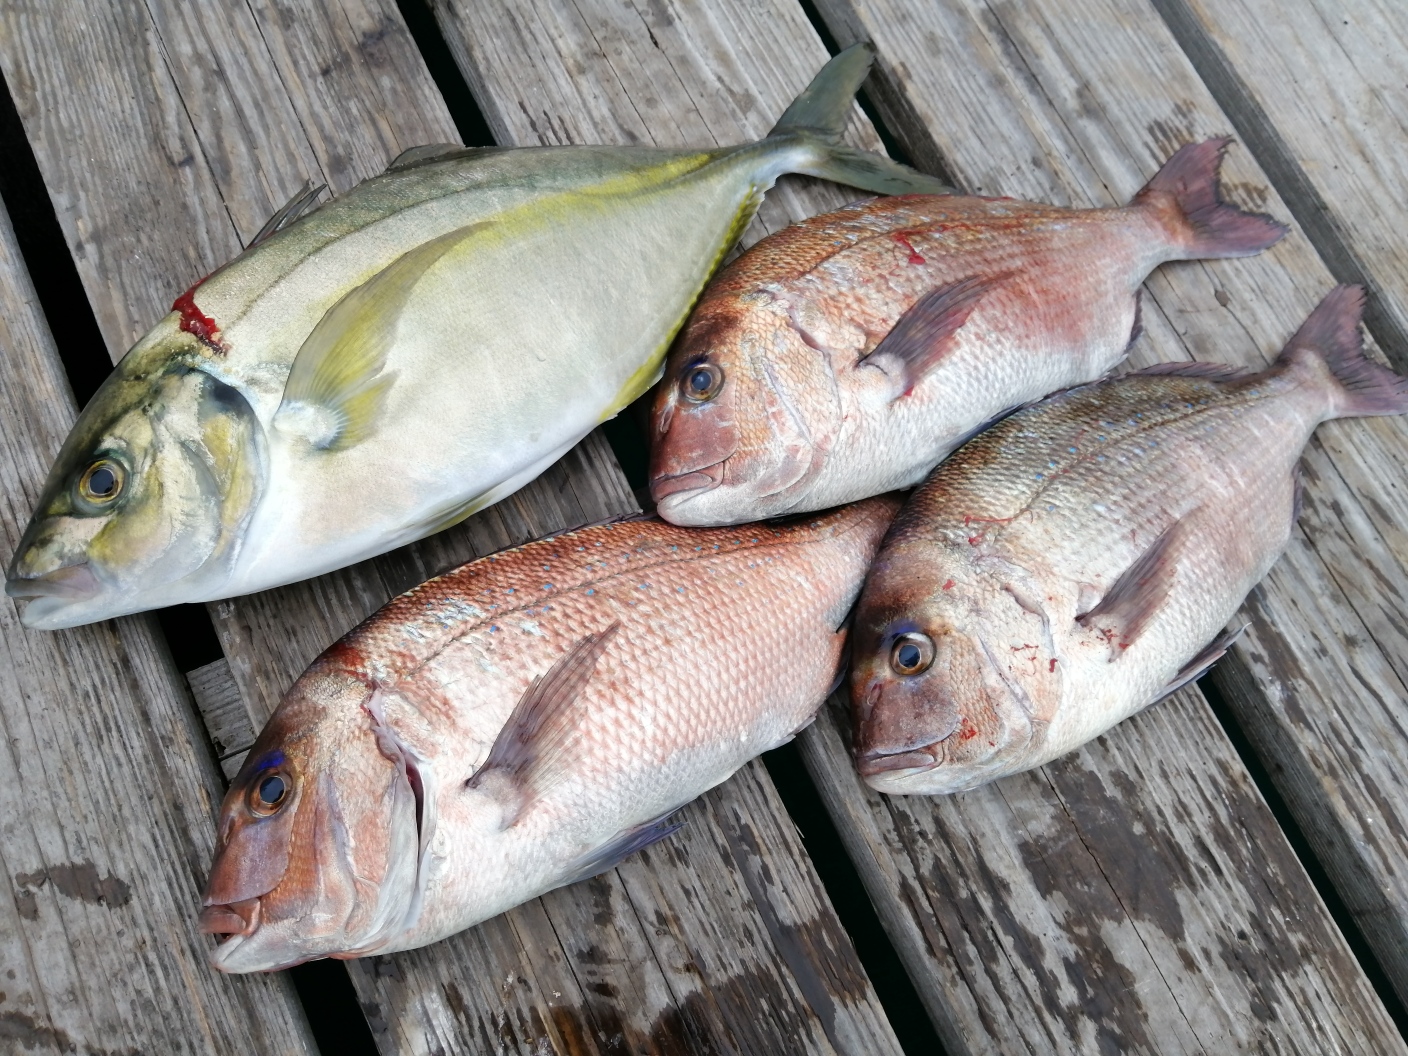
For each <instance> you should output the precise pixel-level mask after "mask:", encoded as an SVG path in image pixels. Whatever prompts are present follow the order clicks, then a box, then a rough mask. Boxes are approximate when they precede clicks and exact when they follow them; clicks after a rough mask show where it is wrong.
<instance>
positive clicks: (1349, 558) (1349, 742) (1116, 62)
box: [820, 0, 1408, 1014]
mask: <svg viewBox="0 0 1408 1056" xmlns="http://www.w3.org/2000/svg"><path fill="white" fill-rule="evenodd" d="M820 9H821V12H822V16H823V18H825V19H826V21H827V23H828V25H829V26H830V27H831V28H832V31H833V32H834V33H835V35H836V36H837V38H838V39H839V40H840V41H841V42H842V43H849V42H850V41H852V40H854V39H857V38H860V37H864V38H869V39H873V40H874V41H875V43H876V44H877V45H878V47H879V50H880V60H879V68H880V76H879V78H878V84H877V85H876V91H875V98H876V99H877V105H878V106H879V107H880V109H881V112H882V113H883V114H884V115H885V117H886V120H887V123H888V124H889V125H890V126H891V128H892V130H893V131H894V132H895V134H896V135H897V136H898V138H899V139H900V140H901V142H903V143H904V144H905V145H906V147H907V148H908V149H909V150H911V151H912V152H913V153H914V154H915V155H916V156H918V157H920V158H923V159H925V160H927V161H928V162H930V163H932V164H941V165H943V166H944V167H946V169H947V170H948V171H949V172H950V173H952V174H953V175H954V176H955V178H956V179H958V180H959V182H960V183H962V184H963V185H965V186H966V187H968V188H970V189H972V190H974V191H979V192H981V193H985V194H1010V195H1016V196H1021V197H1031V198H1035V199H1038V200H1043V201H1053V202H1058V203H1071V204H1077V205H1089V204H1113V203H1115V202H1122V201H1125V200H1127V199H1128V198H1129V197H1130V196H1131V195H1132V194H1133V193H1134V192H1135V191H1136V190H1138V188H1139V187H1140V186H1141V185H1142V184H1143V183H1144V182H1145V181H1146V180H1147V179H1148V177H1149V176H1150V175H1151V174H1152V173H1153V172H1154V171H1155V169H1156V168H1157V166H1158V165H1159V164H1160V163H1161V162H1162V161H1163V160H1164V159H1165V158H1166V157H1167V156H1168V155H1169V154H1170V153H1171V152H1172V150H1173V149H1175V148H1176V147H1177V146H1178V145H1179V144H1181V143H1184V142H1188V141H1190V140H1194V139H1201V138H1205V137H1208V136H1211V135H1216V134H1219V133H1225V132H1226V131H1228V130H1229V128H1230V124H1229V122H1228V120H1227V118H1226V117H1225V116H1224V115H1223V114H1222V113H1221V111H1220V110H1219V109H1218V105H1217V103H1216V101H1215V100H1214V99H1213V98H1212V97H1211V95H1210V94H1209V92H1208V89H1207V88H1206V86H1205V85H1204V84H1203V83H1202V82H1201V81H1200V80H1199V78H1198V76H1197V74H1196V73H1195V71H1194V70H1193V68H1192V66H1191V65H1190V63H1189V62H1188V60H1187V58H1186V57H1185V56H1184V54H1183V53H1182V52H1181V51H1180V50H1179V48H1178V45H1177V43H1176V42H1175V41H1174V40H1173V38H1172V36H1171V35H1170V33H1169V31H1168V29H1167V27H1166V26H1165V24H1164V23H1163V22H1162V20H1161V19H1160V18H1159V16H1158V14H1157V13H1156V12H1155V11H1154V10H1153V9H1152V8H1151V7H1149V6H1148V4H1147V3H1145V2H1143V0H1032V2H1030V3H1026V4H1022V5H1012V4H995V5H992V6H988V5H987V4H985V3H982V2H981V0H944V2H942V3H932V4H930V3H926V4H919V3H914V2H910V0H868V2H867V3H866V4H864V5H856V4H851V3H849V2H847V0H822V3H821V4H820ZM1224 171H1225V181H1224V186H1225V187H1226V189H1227V190H1228V192H1229V194H1230V195H1231V196H1232V197H1233V199H1234V200H1237V201H1239V202H1241V203H1242V204H1244V205H1248V206H1251V207H1253V208H1257V209H1264V210H1267V211H1269V212H1271V213H1273V214H1275V215H1277V216H1278V217H1281V218H1283V219H1288V218H1289V217H1288V211H1287V209H1286V208H1285V207H1284V205H1283V204H1282V203H1281V201H1280V200H1279V199H1278V198H1277V196H1276V194H1275V192H1274V191H1273V190H1272V189H1271V188H1270V187H1269V186H1268V184H1267V181H1266V178H1265V176H1264V175H1263V174H1262V173H1261V171H1260V170H1259V169H1258V168H1257V166H1256V164H1255V162H1254V161H1253V159H1252V158H1250V157H1249V156H1248V153H1247V151H1246V150H1244V149H1236V148H1234V149H1233V150H1232V151H1231V153H1230V154H1229V156H1228V159H1227V164H1226V166H1225V170H1224ZM1331 283H1332V279H1331V277H1330V275H1329V274H1328V272H1327V270H1326V268H1325V265H1324V264H1323V263H1322V261H1321V260H1320V259H1319V258H1318V257H1317V256H1316V255H1315V252H1314V250H1313V249H1312V247H1311V246H1310V245H1309V244H1308V242H1307V241H1306V239H1305V238H1304V237H1303V236H1302V235H1301V234H1300V233H1299V231H1293V232H1292V234H1291V236H1290V237H1288V238H1287V239H1286V240H1285V241H1283V242H1282V243H1281V244H1280V245H1278V246H1277V247H1275V248H1274V249H1273V250H1271V251H1270V252H1268V253H1266V254H1263V255H1261V256H1258V257H1252V258H1247V259H1244V260H1235V261H1215V262H1195V263H1186V264H1179V265H1171V266H1166V267H1164V268H1162V269H1160V271H1159V272H1157V273H1156V274H1155V275H1154V276H1153V277H1152V278H1151V280H1150V281H1149V283H1148V286H1147V291H1146V296H1145V301H1144V322H1145V325H1146V327H1147V336H1146V338H1145V339H1144V340H1143V341H1141V342H1140V343H1139V344H1138V345H1137V346H1136V348H1135V350H1134V354H1133V357H1132V358H1133V361H1134V362H1135V363H1136V364H1138V363H1145V362H1150V361H1152V360H1155V359H1177V358H1185V357H1187V356H1189V355H1190V354H1191V355H1192V356H1194V357H1195V358H1198V359H1204V360H1214V361H1217V360H1220V361H1224V362H1232V363H1242V364H1248V365H1260V364H1262V363H1264V362H1265V361H1266V360H1267V359H1268V358H1269V357H1270V356H1271V355H1274V354H1275V352H1276V351H1277V349H1278V348H1279V346H1280V345H1281V343H1282V342H1283V341H1284V340H1285V338H1286V337H1287V336H1288V335H1289V334H1290V333H1291V332H1292V331H1293V330H1294V329H1295V327H1296V326H1297V325H1299V323H1300V321H1301V320H1302V319H1304V317H1305V315H1306V314H1307V313H1308V312H1309V311H1310V309H1311V308H1312V307H1313V306H1314V305H1315V303H1316V302H1317V301H1318V300H1319V298H1320V297H1321V296H1322V295H1323V294H1324V293H1325V292H1326V291H1327V290H1328V289H1329V288H1330V285H1331ZM1405 456H1408V430H1406V429H1405V422H1404V421H1403V419H1401V418H1393V419H1375V420H1357V421H1341V422H1332V423H1329V424H1327V425H1325V426H1322V427H1321V429H1320V430H1319V432H1318V433H1317V436H1316V439H1315V440H1314V441H1313V442H1312V443H1311V444H1310V446H1309V448H1308V449H1307V452H1306V455H1305V458H1304V460H1303V468H1304V473H1305V479H1306V506H1305V511H1304V513H1303V514H1302V517H1301V520H1300V529H1299V531H1298V532H1296V533H1295V535H1294V537H1293V539H1292V542H1291V545H1290V547H1289V549H1288V551H1287V554H1286V555H1285V557H1283V558H1282V560H1281V561H1280V562H1279V563H1278V564H1277V566H1276V567H1275V568H1274V569H1273V570H1272V573H1271V575H1270V576H1269V577H1268V578H1267V579H1266V580H1265V581H1264V582H1263V583H1262V584H1261V585H1260V586H1259V587H1258V588H1256V590H1255V591H1253V593H1252V595H1251V597H1250V598H1249V600H1248V603H1247V605H1246V607H1245V609H1244V610H1243V613H1242V614H1241V616H1240V617H1239V619H1240V618H1245V619H1248V620H1250V622H1251V628H1250V630H1249V631H1248V633H1247V635H1246V636H1245V637H1244V638H1243V639H1242V641H1241V642H1240V643H1239V644H1238V646H1236V647H1235V649H1234V651H1233V654H1232V655H1231V657H1230V660H1229V662H1225V663H1224V664H1222V665H1220V666H1219V668H1218V669H1217V670H1216V671H1215V678H1216V679H1217V680H1218V684H1219V686H1220V687H1221V688H1222V689H1223V691H1224V693H1225V694H1226V695H1227V696H1228V697H1229V699H1230V703H1231V704H1232V706H1233V708H1234V710H1235V711H1236V713H1237V715H1238V718H1239V721H1240V723H1241V725H1242V727H1243V729H1244V730H1246V731H1247V733H1248V735H1249V736H1250V737H1251V738H1252V739H1253V741H1254V742H1255V743H1256V744H1257V746H1258V748H1259V750H1261V751H1262V752H1263V753H1265V758H1266V761H1267V765H1268V769H1269V770H1270V772H1271V773H1272V775H1273V778H1274V779H1275V780H1276V782H1277V785H1278V788H1279V790H1280V791H1281V792H1282V793H1283V795H1284V796H1285V797H1286V799H1287V800H1288V802H1289V803H1290V805H1291V807H1292V809H1293V811H1295V814H1296V817H1297V819H1298V820H1299V822H1300V824H1301V826H1302V827H1303V829H1304V830H1305V831H1306V832H1307V835H1308V838H1309V840H1310V842H1311V844H1312V847H1313V849H1314V851H1315V853H1316V855H1317V857H1319V859H1320V861H1321V863H1322V864H1323V865H1324V867H1325V869H1326V870H1327V871H1328V873H1329V874H1330V876H1331V878H1332V879H1333V881H1334V883H1335V884H1336V886H1337V888H1338V889H1339V893H1340V894H1341V896H1342V897H1343V899H1344V901H1345V903H1346V904H1347V906H1348V907H1349V909H1350V911H1351V912H1352V913H1353V914H1354V915H1355V917H1356V919H1357V920H1358V922H1359V924H1360V925H1361V927H1362V928H1363V930H1364V932H1365V934H1366V935H1367V937H1368V939H1369V941H1370V942H1371V943H1372V944H1373V947H1374V950H1375V952H1376V954H1377V955H1378V957H1379V959H1380V960H1381V961H1382V962H1383V964H1384V965H1385V967H1386V969H1387V970H1388V971H1389V973H1390V975H1391V976H1392V977H1393V979H1394V981H1395V984H1396V985H1397V986H1398V988H1399V992H1400V993H1404V992H1405V989H1404V986H1403V981H1404V980H1405V979H1408V943H1405V925H1404V918H1405V909H1408V838H1405V837H1408V832H1406V831H1405V828H1404V823H1403V818H1404V815H1405V809H1404V807H1405V803H1408V738H1405V736H1404V702H1405V696H1408V694H1405V689H1404V679H1405V677H1408V648H1405V646H1408V640H1406V639H1405V637H1404V630H1405V626H1408V621H1405V619H1404V612H1403V608H1404V604H1405V599H1408V593H1406V592H1405V586H1408V583H1405V578H1404V573H1403V558H1404V556H1405V555H1408V547H1405V542H1408V540H1405V537H1404V534H1403V525H1404V524H1405V523H1408V522H1405V520H1404V517H1405V513H1408V510H1405V506H1404V499H1405V497H1408V488H1405V487H1404V484H1403V466H1404V464H1405V461H1408V459H1406V458H1405ZM1115 736H1134V734H1133V733H1132V732H1130V733H1125V731H1118V732H1117V734H1115ZM1194 747H1196V748H1197V750H1200V751H1201V750H1204V748H1203V746H1190V749H1191V748H1194ZM1313 911H1315V912H1318V911H1319V910H1318V909H1316V910H1313ZM1326 1014H1330V1013H1329V1010H1328V1009H1327V1010H1326Z"/></svg>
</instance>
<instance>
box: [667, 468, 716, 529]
mask: <svg viewBox="0 0 1408 1056" xmlns="http://www.w3.org/2000/svg"><path fill="white" fill-rule="evenodd" d="M725 461H726V460H725ZM723 481H724V462H723V461H720V462H715V463H714V464H713V465H710V466H704V467H703V468H701V469H691V470H687V471H685V472H683V473H675V474H671V475H667V476H658V477H652V478H651V481H650V497H651V498H652V499H654V500H655V505H656V506H658V507H660V512H661V516H663V517H665V518H666V519H667V520H671V521H674V517H673V516H671V515H672V514H674V513H675V512H676V511H678V510H679V509H680V507H682V506H684V505H685V504H686V503H688V502H689V500H690V499H692V498H695V497H697V496H699V495H702V494H704V493H705V492H709V491H713V490H714V489H715V488H717V487H718V486H719V485H720V484H722V483H723ZM675 523H677V524H680V523H689V522H683V521H675Z"/></svg>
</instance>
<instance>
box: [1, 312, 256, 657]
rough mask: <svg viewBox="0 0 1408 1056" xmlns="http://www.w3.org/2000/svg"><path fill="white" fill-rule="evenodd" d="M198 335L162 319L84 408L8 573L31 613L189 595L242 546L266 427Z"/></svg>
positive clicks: (53, 623)
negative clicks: (215, 366)
mask: <svg viewBox="0 0 1408 1056" xmlns="http://www.w3.org/2000/svg"><path fill="white" fill-rule="evenodd" d="M163 331H165V332H163ZM193 345H195V346H198V342H196V341H195V339H194V338H193V337H191V335H189V334H185V333H184V332H182V331H180V330H179V329H178V328H176V326H175V325H174V324H169V323H168V324H163V326H159V327H158V328H157V329H156V330H155V331H153V334H151V335H148V337H147V338H146V339H144V340H143V342H142V343H141V344H139V345H138V346H137V347H135V348H134V349H133V350H132V351H131V352H129V353H128V354H127V356H126V357H124V358H123V360H122V362H121V363H119V364H118V366H117V369H115V370H114V371H113V373H112V374H111V375H110V376H109V377H108V379H107V381H106V382H104V383H103V386H102V387H101V388H100V389H99V390H98V392H97V393H96V394H95V395H94V396H93V398H92V400H90V401H89V403H88V405H87V406H86V407H85V408H84V409H83V413H82V414H80V415H79V417H78V421H77V422H76V423H75V424H74V427H73V429H72V431H71V432H70V433H69V435H68V438H67V439H66V440H65V441H64V444H63V447H62V448H61V449H60V451H59V454H58V457H57V458H56V459H55V461H54V465H53V468H52V469H51V470H50V473H49V477H48V480H47V481H46V482H45V485H44V490H43V492H42V494H41V496H40V499H39V503H38V505H37V507H36V509H35V512H34V515H33V517H32V518H31V519H30V522H29V526H28V527H27V528H26V529H25V532H24V535H23V536H22V537H21V539H20V544H19V546H18V548H17V549H16V551H15V554H14V557H13V558H12V560H11V562H10V567H9V569H8V571H7V573H6V580H5V591H6V593H7V594H9V595H10V596H11V597H13V598H21V599H28V601H27V604H26V605H25V608H24V611H23V613H22V615H21V619H22V621H23V622H24V623H25V625H26V626H29V627H35V628H40V629H55V628H59V627H72V626H75V625H77V624H81V623H92V622H94V621H96V620H102V619H107V618H108V617H110V616H118V615H121V614H123V613H128V612H136V611H139V610H142V609H148V608H155V607H158V606H161V605H169V604H173V603H175V602H178V601H187V600H191V598H192V597H193V596H194V594H193V592H192V588H193V587H194V586H195V585H196V584H197V583H208V582H209V580H210V579H211V578H212V577H213V576H218V575H219V574H221V572H222V571H223V570H224V569H225V567H226V565H227V562H228V559H229V558H231V557H232V556H233V554H234V553H235V552H236V551H237V549H238V541H239V538H240V535H241V530H242V528H243V525H244V524H245V522H246V521H247V519H248V516H249V514H250V513H251V512H252V510H253V507H254V504H255V502H256V500H257V498H258V496H259V493H260V491H261V488H262V485H263V480H264V434H263V430H262V427H261V426H260V425H259V423H258V421H257V420H256V418H255V416H254V413H253V411H252V409H251V408H250V405H249V403H248V402H247V401H246V399H245V397H244V396H243V395H242V394H241V393H240V392H239V391H238V390H237V389H236V388H234V387H233V386H231V385H229V384H226V383H225V382H224V381H221V380H220V379H219V378H218V377H216V376H215V374H213V373H211V372H210V371H209V370H208V369H205V367H204V363H205V361H206V360H208V358H209V352H208V351H206V350H203V349H198V348H193V347H192V346H193Z"/></svg>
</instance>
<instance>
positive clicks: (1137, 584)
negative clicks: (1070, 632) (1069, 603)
mask: <svg viewBox="0 0 1408 1056" xmlns="http://www.w3.org/2000/svg"><path fill="white" fill-rule="evenodd" d="M1188 523H1189V518H1188V517H1187V516H1184V517H1182V518H1180V519H1179V520H1177V521H1175V522H1174V523H1173V524H1172V525H1171V526H1170V527H1169V528H1168V529H1167V530H1166V531H1165V532H1164V533H1163V535H1161V536H1159V537H1158V538H1157V539H1155V540H1154V542H1153V545H1151V546H1150V547H1149V549H1147V550H1145V551H1144V552H1143V553H1142V554H1140V555H1139V557H1138V559H1137V560H1136V561H1135V562H1134V564H1132V565H1130V566H1129V567H1128V568H1127V569H1125V570H1124V571H1123V572H1122V573H1120V577H1119V578H1118V579H1117V580H1115V582H1114V584H1113V585H1112V586H1111V587H1110V589H1109V590H1107V591H1106V592H1105V596H1104V597H1103V598H1101V599H1100V601H1099V603H1098V604H1097V605H1096V606H1095V608H1093V609H1091V610H1090V611H1089V612H1087V613H1084V614H1082V615H1079V616H1077V617H1076V622H1077V623H1079V624H1080V625H1081V626H1082V627H1084V628H1085V629H1086V630H1088V631H1093V632H1094V633H1095V634H1097V635H1098V636H1099V637H1100V638H1102V639H1104V640H1105V641H1106V642H1107V643H1109V646H1110V660H1111V662H1114V661H1115V660H1118V659H1119V658H1120V657H1121V656H1122V655H1124V651H1125V650H1126V649H1128V648H1129V647H1130V646H1131V645H1133V644H1134V643H1135V642H1136V641H1137V640H1138V639H1139V635H1140V634H1142V633H1143V631H1144V628H1145V627H1147V626H1148V625H1149V621H1150V620H1151V619H1153V618H1154V614H1155V613H1157V612H1158V611H1159V609H1161V608H1163V605H1164V602H1165V601H1167V600H1168V594H1169V590H1170V589H1171V588H1172V586H1173V580H1174V577H1175V575H1176V574H1177V571H1178V567H1177V558H1178V552H1179V550H1180V549H1181V544H1182V539H1183V537H1184V536H1185V535H1186V534H1187V531H1188Z"/></svg>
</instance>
